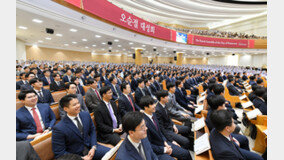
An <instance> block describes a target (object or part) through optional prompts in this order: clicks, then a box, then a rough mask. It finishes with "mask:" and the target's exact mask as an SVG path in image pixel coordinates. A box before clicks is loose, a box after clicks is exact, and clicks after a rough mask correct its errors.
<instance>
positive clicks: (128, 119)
mask: <svg viewBox="0 0 284 160" xmlns="http://www.w3.org/2000/svg"><path fill="white" fill-rule="evenodd" d="M142 120H143V113H141V112H138V111H136V112H127V113H126V114H125V115H124V116H123V117H122V128H123V130H124V131H125V132H126V133H127V134H129V131H135V128H136V127H137V126H138V125H139V124H140V123H141V122H142Z"/></svg>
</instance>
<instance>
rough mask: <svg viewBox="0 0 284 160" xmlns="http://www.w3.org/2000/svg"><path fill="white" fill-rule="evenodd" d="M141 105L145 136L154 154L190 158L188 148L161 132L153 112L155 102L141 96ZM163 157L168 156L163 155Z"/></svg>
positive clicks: (185, 159)
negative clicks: (145, 130)
mask: <svg viewBox="0 0 284 160" xmlns="http://www.w3.org/2000/svg"><path fill="white" fill-rule="evenodd" d="M141 106H142V108H144V120H145V122H146V126H147V128H148V130H147V137H148V140H149V142H150V143H151V146H152V149H153V151H154V152H155V153H156V155H157V156H165V155H166V154H167V155H170V156H172V157H176V158H178V159H181V160H182V159H184V160H191V159H192V158H191V156H190V153H189V151H188V150H185V149H183V148H181V147H179V146H178V144H177V143H176V142H174V141H172V142H170V141H168V140H167V139H166V138H165V136H164V135H163V133H162V132H161V128H160V125H159V122H158V119H157V118H156V114H155V108H156V104H155V101H154V99H153V98H152V97H150V96H145V97H142V98H141ZM165 159H170V158H167V157H165Z"/></svg>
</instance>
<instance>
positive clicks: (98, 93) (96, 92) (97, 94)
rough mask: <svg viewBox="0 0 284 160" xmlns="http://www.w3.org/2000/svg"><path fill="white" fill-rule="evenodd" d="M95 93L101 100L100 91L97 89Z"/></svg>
mask: <svg viewBox="0 0 284 160" xmlns="http://www.w3.org/2000/svg"><path fill="white" fill-rule="evenodd" d="M95 92H96V94H97V97H98V98H99V99H100V100H101V96H100V95H99V93H98V91H97V90H96V89H95Z"/></svg>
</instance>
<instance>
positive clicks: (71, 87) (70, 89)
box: [58, 82, 89, 119]
mask: <svg viewBox="0 0 284 160" xmlns="http://www.w3.org/2000/svg"><path fill="white" fill-rule="evenodd" d="M65 90H66V92H67V95H68V94H75V95H77V99H78V100H79V103H80V109H81V111H85V112H89V110H88V108H87V106H86V104H85V102H84V99H83V96H82V95H81V94H76V91H77V86H76V84H75V83H73V82H70V83H67V84H65ZM58 108H59V113H60V119H63V118H64V116H66V112H65V111H64V109H63V107H61V106H60V104H59V105H58Z"/></svg>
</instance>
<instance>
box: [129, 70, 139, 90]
mask: <svg viewBox="0 0 284 160" xmlns="http://www.w3.org/2000/svg"><path fill="white" fill-rule="evenodd" d="M137 79H138V73H137V72H135V73H133V74H132V80H131V84H130V86H131V89H133V90H134V91H136V88H137V87H138V83H137Z"/></svg>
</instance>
